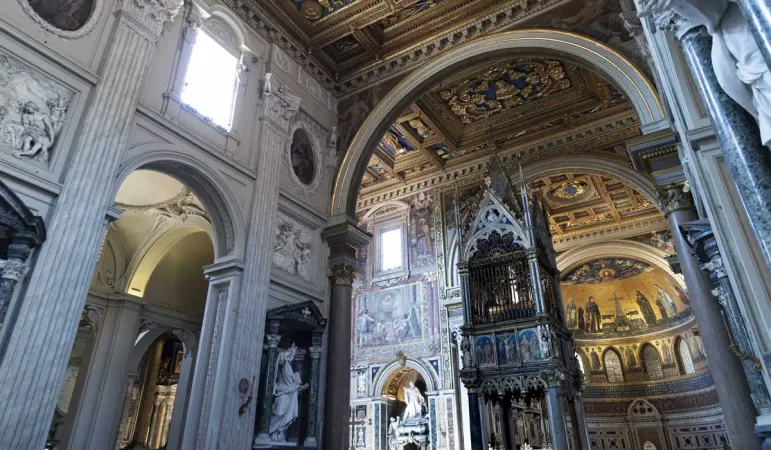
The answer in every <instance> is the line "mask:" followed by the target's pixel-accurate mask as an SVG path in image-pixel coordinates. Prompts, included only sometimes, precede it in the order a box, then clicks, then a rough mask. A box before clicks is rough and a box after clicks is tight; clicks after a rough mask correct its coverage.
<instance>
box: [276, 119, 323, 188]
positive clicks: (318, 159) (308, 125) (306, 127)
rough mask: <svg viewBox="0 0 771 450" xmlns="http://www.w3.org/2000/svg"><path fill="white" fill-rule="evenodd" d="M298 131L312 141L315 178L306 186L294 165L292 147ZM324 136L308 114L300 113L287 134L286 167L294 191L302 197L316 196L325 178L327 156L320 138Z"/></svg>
mask: <svg viewBox="0 0 771 450" xmlns="http://www.w3.org/2000/svg"><path fill="white" fill-rule="evenodd" d="M298 130H302V131H303V132H305V135H306V136H307V137H308V140H310V146H311V153H312V154H313V178H312V179H311V182H310V183H309V184H305V183H303V182H302V180H300V178H298V176H297V174H296V173H295V171H294V167H293V165H292V145H293V144H294V134H295V132H297V131H298ZM322 134H323V129H322V128H321V126H320V125H317V124H316V123H315V122H314V121H313V119H311V118H310V117H309V116H308V115H307V114H305V113H304V112H302V111H300V112H299V113H298V114H297V116H296V118H295V120H294V121H292V123H291V124H290V125H289V133H288V134H287V140H286V148H285V150H284V166H286V168H287V171H288V172H289V179H290V180H292V187H293V188H294V191H295V192H296V193H297V194H299V195H300V196H301V197H305V198H307V197H309V196H311V195H313V194H315V193H316V192H317V191H318V189H319V184H320V183H321V179H322V178H323V174H322V168H323V167H324V166H325V163H324V160H325V159H326V158H325V155H323V154H322V152H321V149H322V146H321V142H322V140H321V139H320V138H319V136H321V135H322Z"/></svg>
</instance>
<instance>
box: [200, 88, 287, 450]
mask: <svg viewBox="0 0 771 450" xmlns="http://www.w3.org/2000/svg"><path fill="white" fill-rule="evenodd" d="M269 75H270V74H267V75H266V79H265V81H264V85H263V92H262V96H261V98H260V103H259V105H258V107H259V109H260V112H261V115H260V118H259V139H258V144H257V145H258V147H257V149H255V150H254V152H255V153H256V154H257V161H256V168H255V172H256V180H255V185H254V186H255V189H254V192H253V193H252V197H251V198H252V203H251V206H250V208H251V212H250V217H249V219H248V223H249V229H248V231H247V236H248V238H247V243H246V251H245V257H244V265H243V280H242V281H241V283H240V291H238V292H235V293H231V294H230V295H229V299H228V304H227V306H226V307H225V308H224V310H223V318H222V322H221V325H218V326H220V331H221V338H220V339H219V340H218V342H216V343H214V344H212V345H216V346H218V347H219V350H218V355H219V357H218V360H212V361H210V363H209V368H208V369H204V370H207V371H208V372H209V374H208V375H207V376H206V377H207V380H206V385H207V386H206V388H205V389H204V398H203V406H202V407H201V411H202V413H201V415H200V421H199V422H198V424H196V425H195V426H194V428H195V429H197V430H198V437H197V439H193V441H194V442H195V444H194V445H193V444H191V445H193V447H194V448H199V449H215V448H227V449H231V448H232V449H240V448H248V447H249V446H250V445H251V443H252V440H253V437H254V435H253V433H254V422H255V414H256V402H252V403H251V404H250V405H249V407H248V408H246V409H245V410H244V411H243V413H240V412H239V410H240V409H241V406H242V404H243V402H244V400H243V398H242V396H241V395H239V393H238V390H237V389H236V387H237V386H238V381H239V380H240V379H241V378H245V379H247V380H252V379H259V375H260V363H261V358H262V345H263V335H264V333H265V317H266V313H267V305H268V303H269V298H268V293H269V286H270V270H271V266H272V261H273V246H274V241H275V235H276V220H277V216H278V194H279V184H280V181H281V173H283V172H282V171H281V170H280V169H281V165H282V164H283V161H284V152H285V151H286V149H287V142H288V139H291V136H289V135H288V134H289V128H290V126H291V124H292V122H293V121H294V118H295V116H296V114H297V112H298V111H299V108H300V100H301V99H300V98H299V97H297V96H294V95H292V94H291V93H290V92H289V91H288V90H287V89H286V88H285V87H283V86H272V85H271V83H270V76H269ZM218 320H219V319H218ZM236 336H237V338H236Z"/></svg>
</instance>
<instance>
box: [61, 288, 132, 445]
mask: <svg viewBox="0 0 771 450" xmlns="http://www.w3.org/2000/svg"><path fill="white" fill-rule="evenodd" d="M105 300H106V302H107V308H106V309H105V310H104V313H103V314H104V317H103V318H102V319H101V320H99V322H100V323H101V324H100V326H98V327H97V332H98V334H97V335H96V339H95V344H94V346H93V349H92V350H91V355H90V357H89V362H88V364H87V365H84V367H88V372H86V374H85V377H84V378H83V380H84V382H83V385H82V386H78V391H80V392H82V395H81V396H80V397H79V398H78V399H77V400H76V402H77V403H76V405H75V407H74V408H71V409H70V414H73V415H74V416H73V417H72V419H71V421H70V420H67V425H66V426H65V429H64V434H63V437H62V442H63V443H64V446H63V448H67V449H73V450H74V449H78V450H101V449H105V448H110V447H111V446H113V445H114V444H115V442H113V439H115V435H116V430H117V428H118V427H119V423H118V421H119V417H118V414H119V413H120V411H121V401H122V400H123V396H124V394H125V391H124V389H125V386H126V384H125V382H126V377H127V371H128V359H129V355H130V354H131V350H132V349H133V347H134V341H135V340H136V337H137V329H138V326H139V315H140V311H141V309H142V307H143V306H144V302H143V301H142V299H140V298H137V297H134V296H132V295H129V294H123V295H121V296H118V297H109V296H108V297H107V298H106V299H105Z"/></svg>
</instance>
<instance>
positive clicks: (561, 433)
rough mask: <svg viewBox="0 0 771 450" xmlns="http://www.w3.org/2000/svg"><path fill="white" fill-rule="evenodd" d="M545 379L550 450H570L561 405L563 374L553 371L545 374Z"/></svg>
mask: <svg viewBox="0 0 771 450" xmlns="http://www.w3.org/2000/svg"><path fill="white" fill-rule="evenodd" d="M545 378H546V380H545V381H546V384H547V389H546V400H547V403H548V409H549V430H550V431H551V443H552V448H553V449H554V450H570V445H568V430H567V427H566V426H565V408H564V407H563V404H562V397H563V395H564V391H563V389H564V387H563V384H564V379H565V374H563V373H562V372H559V371H555V372H552V373H547V374H545Z"/></svg>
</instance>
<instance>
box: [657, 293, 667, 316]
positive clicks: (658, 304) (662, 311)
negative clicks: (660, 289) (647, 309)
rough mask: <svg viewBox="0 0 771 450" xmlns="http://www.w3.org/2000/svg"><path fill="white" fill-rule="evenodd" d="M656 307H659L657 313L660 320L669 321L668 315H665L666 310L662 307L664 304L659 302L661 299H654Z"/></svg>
mask: <svg viewBox="0 0 771 450" xmlns="http://www.w3.org/2000/svg"><path fill="white" fill-rule="evenodd" d="M656 306H658V307H659V313H661V318H662V319H664V320H667V319H669V314H667V308H666V307H665V306H664V302H662V301H661V297H657V298H656Z"/></svg>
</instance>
